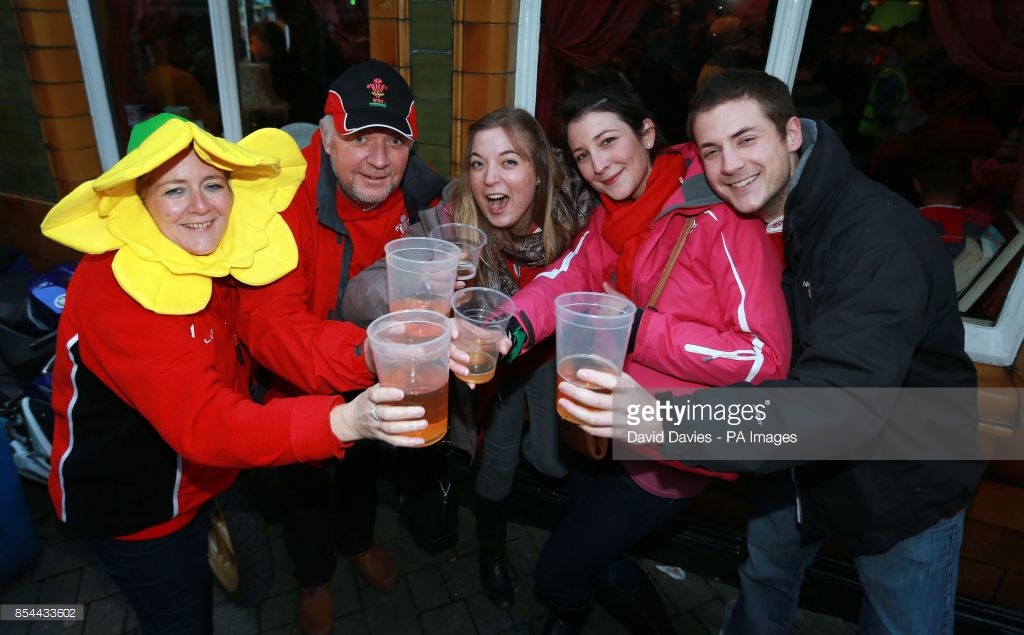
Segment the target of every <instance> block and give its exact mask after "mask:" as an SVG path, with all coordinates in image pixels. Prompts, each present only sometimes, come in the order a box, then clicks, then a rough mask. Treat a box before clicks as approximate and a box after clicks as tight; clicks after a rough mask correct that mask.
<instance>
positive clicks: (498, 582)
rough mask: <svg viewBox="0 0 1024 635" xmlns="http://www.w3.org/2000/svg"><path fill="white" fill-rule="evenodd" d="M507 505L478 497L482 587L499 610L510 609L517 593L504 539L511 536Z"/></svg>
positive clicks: (477, 511)
mask: <svg viewBox="0 0 1024 635" xmlns="http://www.w3.org/2000/svg"><path fill="white" fill-rule="evenodd" d="M507 529H508V522H507V520H506V517H505V502H504V501H500V502H497V503H495V502H491V501H488V500H484V499H482V498H477V504H476V536H477V541H478V542H479V543H480V586H481V587H482V588H483V590H484V593H486V594H487V597H488V598H490V600H491V602H492V603H494V605H495V606H497V607H498V608H499V609H508V608H510V607H511V606H512V603H513V602H514V601H515V597H516V590H515V587H514V586H513V585H512V574H511V573H509V567H508V557H507V556H506V555H505V540H506V538H507V536H508V532H507Z"/></svg>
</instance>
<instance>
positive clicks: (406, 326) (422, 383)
mask: <svg viewBox="0 0 1024 635" xmlns="http://www.w3.org/2000/svg"><path fill="white" fill-rule="evenodd" d="M451 334H452V331H451V321H450V320H449V319H448V318H447V317H445V316H444V315H442V314H440V313H438V312H437V311H425V310H406V311H395V312H392V313H387V314H385V315H382V316H380V317H379V318H377V319H376V320H374V321H373V322H371V323H370V326H369V327H367V329H366V336H367V338H369V340H370V347H371V348H372V349H373V360H374V364H375V365H376V367H377V377H378V379H379V380H380V384H381V385H382V386H391V387H394V388H401V389H402V390H403V391H404V392H405V397H404V398H403V399H402V400H401V401H399V402H397V404H396V405H402V406H423V410H424V414H423V417H424V418H425V419H426V420H427V427H426V428H425V429H423V430H416V431H415V432H408V433H406V434H407V435H408V436H413V437H420V438H422V439H423V442H424V445H431V444H433V443H437V442H438V441H440V440H441V439H442V438H443V437H444V435H445V432H447V431H448V354H449V348H450V346H451Z"/></svg>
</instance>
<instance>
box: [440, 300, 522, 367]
mask: <svg viewBox="0 0 1024 635" xmlns="http://www.w3.org/2000/svg"><path fill="white" fill-rule="evenodd" d="M452 311H453V315H454V316H455V324H456V326H457V327H458V331H459V335H458V337H456V338H455V343H456V345H457V346H458V347H459V348H461V349H462V350H463V351H465V352H466V353H467V354H468V355H469V362H468V363H467V364H466V366H468V367H469V375H466V376H463V375H456V377H458V378H459V379H461V380H462V381H464V382H466V383H467V384H483V383H486V382H489V381H490V380H491V379H492V378H493V377H494V371H495V369H496V368H497V364H498V345H499V344H500V343H501V341H502V340H503V339H504V338H505V328H506V327H508V321H509V320H510V319H511V318H512V315H513V314H515V311H516V305H515V302H513V301H512V298H510V297H508V296H507V295H505V294H504V293H502V292H501V291H496V290H494V289H488V288H486V287H467V288H465V289H460V290H458V291H456V292H455V293H453V294H452Z"/></svg>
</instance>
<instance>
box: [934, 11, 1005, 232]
mask: <svg viewBox="0 0 1024 635" xmlns="http://www.w3.org/2000/svg"><path fill="white" fill-rule="evenodd" d="M928 8H929V11H930V13H931V18H932V23H933V24H934V25H935V30H936V32H937V33H938V35H939V39H940V40H941V41H942V46H943V48H945V49H946V53H948V54H949V58H950V59H951V60H952V61H953V63H955V64H956V65H957V66H959V67H961V68H963V69H964V70H965V71H967V72H968V73H970V74H971V75H974V76H975V77H978V78H980V79H983V80H986V81H990V82H994V83H999V84H1013V85H1019V84H1024V44H1022V41H1021V37H1020V36H1021V34H1022V33H1024V11H1021V10H1020V3H1019V2H1018V1H1017V0H931V1H930V2H929V3H928ZM1008 36H1012V37H1008ZM1021 119H1022V120H1024V111H1022V112H1021ZM1012 200H1013V207H1014V209H1015V211H1016V212H1017V215H1018V216H1021V217H1022V218H1024V143H1022V144H1020V147H1019V148H1018V153H1017V180H1016V184H1015V185H1014V189H1013V192H1012Z"/></svg>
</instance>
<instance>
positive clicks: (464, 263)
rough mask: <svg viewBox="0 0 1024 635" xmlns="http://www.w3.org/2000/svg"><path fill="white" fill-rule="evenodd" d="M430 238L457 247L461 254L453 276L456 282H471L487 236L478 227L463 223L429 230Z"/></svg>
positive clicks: (449, 224) (446, 224)
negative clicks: (457, 267)
mask: <svg viewBox="0 0 1024 635" xmlns="http://www.w3.org/2000/svg"><path fill="white" fill-rule="evenodd" d="M430 237H431V238H439V239H441V240H446V241H448V242H450V243H452V244H454V245H458V246H459V249H460V250H461V253H460V255H459V269H458V272H457V273H456V274H455V279H456V280H462V281H466V280H472V279H473V278H475V277H476V267H477V264H478V263H479V262H480V252H482V251H483V249H484V247H485V246H486V245H487V234H485V233H484V232H483V230H481V229H480V228H479V227H474V226H472V225H467V224H465V223H445V224H444V225H438V226H437V227H435V228H434V229H431V230H430Z"/></svg>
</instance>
